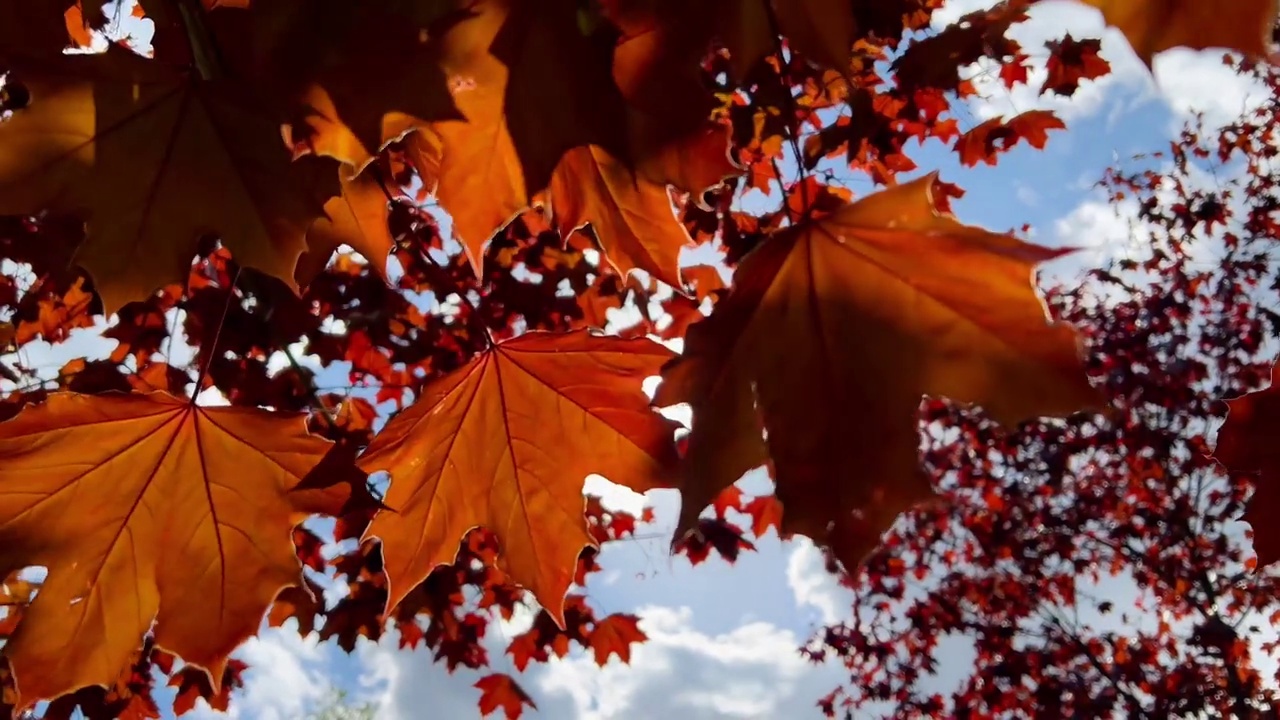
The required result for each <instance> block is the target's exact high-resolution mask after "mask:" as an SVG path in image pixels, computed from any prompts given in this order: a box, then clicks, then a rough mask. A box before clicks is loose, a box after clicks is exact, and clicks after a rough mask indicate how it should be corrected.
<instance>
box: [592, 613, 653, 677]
mask: <svg viewBox="0 0 1280 720" xmlns="http://www.w3.org/2000/svg"><path fill="white" fill-rule="evenodd" d="M648 639H649V636H648V635H645V634H644V631H643V630H641V629H640V618H638V617H636V616H635V615H630V614H627V613H614V614H612V615H610V616H608V617H606V618H604V619H603V620H598V621H596V623H595V625H594V626H593V627H592V628H591V631H590V633H588V634H587V641H586V644H587V645H588V646H590V648H591V652H592V653H593V654H594V656H595V661H596V664H597V665H599V666H600V667H604V666H605V664H606V663H608V662H609V657H610V656H611V655H617V656H618V659H619V660H621V661H622V662H624V663H630V662H631V646H632V645H633V644H635V643H642V642H645V641H646V640H648Z"/></svg>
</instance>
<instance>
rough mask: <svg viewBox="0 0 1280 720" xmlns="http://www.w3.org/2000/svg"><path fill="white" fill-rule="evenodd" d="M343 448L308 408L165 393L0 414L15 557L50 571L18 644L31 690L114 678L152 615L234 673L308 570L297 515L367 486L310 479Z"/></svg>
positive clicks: (6, 516) (165, 632)
mask: <svg viewBox="0 0 1280 720" xmlns="http://www.w3.org/2000/svg"><path fill="white" fill-rule="evenodd" d="M330 447H331V444H330V443H329V442H328V441H325V440H323V439H321V438H318V437H312V436H310V435H308V433H307V431H306V427H305V418H304V417H302V416H299V415H292V414H282V413H272V412H267V411H264V410H258V409H256V408H239V407H215V408H206V407H199V406H195V405H192V404H190V403H187V402H184V401H180V400H178V399H176V398H174V397H172V396H170V395H167V394H163V393H152V394H149V395H140V394H131V395H101V396H86V395H76V394H70V393H58V394H54V395H51V396H50V397H49V399H48V400H47V401H46V402H45V403H43V404H41V405H36V406H29V407H27V408H26V409H24V410H23V411H22V412H21V413H19V414H18V415H17V416H16V417H15V418H14V419H12V420H9V421H7V422H5V423H3V424H0V567H3V568H5V572H9V571H11V570H12V569H16V568H21V567H27V566H32V565H40V566H44V567H46V568H47V569H48V578H47V579H46V581H45V583H44V585H43V586H42V587H41V591H40V594H39V595H38V596H37V597H36V599H35V600H34V601H33V602H32V603H31V605H30V607H28V608H27V609H26V612H25V614H24V617H23V620H22V622H21V623H20V624H19V625H18V628H17V630H16V632H15V633H14V634H13V636H12V637H10V638H9V640H8V643H7V644H6V645H5V647H4V655H5V656H6V657H7V658H8V659H9V661H10V663H11V665H12V668H13V673H14V677H15V681H16V684H17V687H18V689H19V690H20V692H21V694H22V698H23V702H24V703H26V704H28V705H29V704H31V703H34V702H35V701H37V700H39V699H42V698H51V697H54V696H57V695H60V694H62V693H64V692H68V691H72V690H75V689H77V688H81V687H86V686H92V685H103V686H109V684H110V683H111V682H112V681H113V680H114V679H115V678H116V677H117V676H118V674H119V673H120V671H121V669H122V668H124V667H125V665H126V664H127V663H128V662H129V657H130V653H132V652H133V651H134V650H135V649H136V648H137V647H138V645H139V643H140V642H141V641H142V637H143V635H144V634H145V633H147V631H148V629H149V628H151V629H152V631H153V632H154V636H155V641H156V643H157V644H158V645H160V646H162V647H164V648H166V649H168V650H170V651H172V652H173V653H175V654H177V655H179V656H181V657H182V658H183V659H185V660H186V661H187V662H188V663H191V664H193V665H198V666H200V667H202V668H205V669H206V670H208V671H209V672H210V673H211V674H212V675H213V677H214V678H220V677H221V675H222V672H223V669H224V668H225V667H226V663H227V656H228V654H229V653H230V652H231V651H232V650H233V649H235V647H236V646H237V645H239V644H240V643H241V642H242V641H243V640H245V639H246V638H248V637H250V636H252V635H253V634H254V633H255V631H256V630H257V628H258V625H259V623H260V622H261V620H262V617H263V614H264V612H265V611H266V609H267V606H268V605H270V604H271V601H272V600H273V599H274V598H275V596H276V594H277V593H278V592H279V591H280V590H281V588H284V587H286V586H289V585H296V584H300V583H301V582H302V576H301V566H300V565H299V562H298V558H297V555H296V554H295V552H294V547H293V543H292V542H291V541H290V530H291V528H292V527H293V526H294V525H296V524H297V523H299V522H300V521H301V520H302V519H303V518H304V517H305V516H306V515H308V514H311V513H325V514H338V512H339V511H340V510H341V509H342V506H343V505H344V503H346V502H347V501H348V500H349V499H350V498H351V493H352V492H353V491H354V489H353V488H351V487H349V486H347V487H342V486H337V485H334V486H330V487H317V486H314V483H312V481H311V480H310V479H308V480H307V482H305V483H304V478H306V477H307V476H308V473H310V472H311V470H312V468H313V467H315V466H316V465H317V464H318V463H320V462H321V460H322V459H323V458H324V457H325V455H326V453H327V452H328V451H329V449H330ZM153 620H154V621H155V624H154V626H153V625H152V621H153ZM217 685H218V683H217V682H216V681H215V683H214V687H215V689H216V688H217Z"/></svg>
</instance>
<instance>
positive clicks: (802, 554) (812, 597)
mask: <svg viewBox="0 0 1280 720" xmlns="http://www.w3.org/2000/svg"><path fill="white" fill-rule="evenodd" d="M789 544H790V545H791V554H790V556H788V557H787V584H788V585H789V586H790V587H791V592H792V594H793V595H794V596H795V599H796V604H797V605H799V606H801V607H807V608H813V609H816V610H818V612H819V614H820V616H821V620H822V623H823V624H824V625H832V624H834V623H837V622H846V623H847V622H852V620H853V601H854V594H853V591H852V590H850V589H849V588H847V587H844V586H843V585H841V584H840V582H839V581H838V580H837V578H836V577H835V576H834V575H832V574H831V573H829V572H827V570H826V560H825V559H824V558H823V557H822V551H821V550H820V549H818V547H817V546H816V545H814V544H813V543H812V542H810V541H809V540H807V539H796V540H794V541H792V542H791V543H789Z"/></svg>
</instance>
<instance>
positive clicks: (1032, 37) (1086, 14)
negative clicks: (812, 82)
mask: <svg viewBox="0 0 1280 720" xmlns="http://www.w3.org/2000/svg"><path fill="white" fill-rule="evenodd" d="M996 4H997V0H951V2H948V3H947V4H946V5H945V6H943V8H942V9H941V10H939V11H938V12H937V13H935V14H934V18H933V26H934V27H935V28H941V27H945V26H946V25H948V24H950V23H952V22H954V21H955V20H957V19H958V18H960V17H961V16H962V15H964V14H966V13H968V12H972V11H975V10H984V9H989V8H991V7H993V6H994V5H996ZM1028 17H1029V19H1028V20H1027V21H1026V22H1024V23H1020V24H1018V25H1015V26H1014V27H1013V29H1012V30H1011V31H1010V33H1009V36H1010V37H1011V38H1013V39H1014V40H1017V41H1018V42H1019V43H1020V44H1021V45H1022V46H1023V50H1024V52H1027V53H1028V54H1029V55H1031V56H1032V58H1033V59H1032V62H1031V64H1030V68H1029V71H1028V81H1027V83H1026V84H1023V85H1018V86H1015V87H1014V88H1013V89H1012V90H1011V89H1009V88H1006V87H1005V85H1004V83H1003V81H1002V80H1001V79H1000V77H999V72H998V71H999V65H998V63H995V62H992V61H990V60H983V61H981V62H979V63H976V64H975V65H973V66H971V68H970V70H969V74H968V75H967V76H968V77H970V78H971V79H972V80H973V83H974V86H975V88H976V89H977V90H978V92H979V95H980V97H979V98H977V99H974V100H971V101H970V109H971V111H972V112H973V113H974V114H975V115H976V116H977V118H978V119H979V120H986V119H989V118H993V117H1001V116H1006V117H1007V116H1011V115H1015V114H1018V113H1021V112H1025V111H1028V110H1039V109H1044V110H1053V111H1054V112H1056V113H1057V114H1058V116H1059V117H1061V118H1062V119H1063V120H1066V121H1068V122H1070V121H1071V120H1072V119H1079V118H1085V117H1090V116H1094V115H1097V114H1099V113H1101V112H1102V111H1103V110H1104V108H1107V107H1108V106H1110V107H1111V110H1110V112H1109V114H1108V118H1109V119H1108V124H1109V125H1113V124H1114V123H1116V122H1118V121H1119V120H1120V119H1121V118H1122V117H1123V116H1124V115H1125V114H1127V113H1128V112H1130V111H1132V110H1134V109H1136V108H1137V107H1139V106H1141V105H1143V104H1145V103H1147V102H1149V101H1151V100H1153V99H1156V100H1159V101H1161V102H1162V103H1163V104H1164V105H1165V106H1166V107H1167V108H1168V109H1169V111H1170V112H1171V113H1172V114H1173V116H1174V117H1173V119H1172V121H1171V125H1170V129H1171V130H1173V131H1176V130H1177V129H1178V128H1180V127H1181V125H1182V122H1183V121H1184V120H1185V119H1186V118H1187V117H1188V116H1189V115H1190V114H1191V113H1193V112H1195V111H1197V110H1199V111H1203V112H1205V114H1206V118H1207V119H1208V120H1209V122H1210V123H1211V124H1216V123H1221V122H1224V121H1226V120H1229V119H1231V118H1233V117H1235V116H1236V115H1237V114H1238V113H1239V112H1240V110H1241V109H1242V108H1243V107H1245V106H1246V104H1247V103H1249V102H1253V103H1256V102H1258V101H1259V100H1260V99H1261V98H1263V97H1266V95H1265V93H1264V92H1263V89H1262V88H1261V87H1260V86H1257V85H1255V84H1253V83H1252V82H1251V81H1249V80H1248V79H1246V78H1243V77H1240V76H1239V75H1236V74H1235V73H1233V72H1231V70H1230V69H1229V68H1227V67H1226V66H1225V65H1223V63H1222V51H1221V50H1205V51H1194V50H1186V49H1175V50H1170V51H1168V52H1165V53H1161V54H1160V55H1158V56H1156V58H1155V60H1154V68H1153V71H1152V72H1149V71H1148V70H1147V68H1146V67H1145V66H1144V65H1143V64H1142V61H1141V60H1139V59H1138V57H1137V55H1135V54H1134V52H1133V50H1132V48H1130V46H1129V43H1128V41H1127V40H1126V39H1125V37H1124V35H1123V33H1121V32H1120V31H1119V30H1117V29H1115V28H1111V27H1108V26H1107V25H1106V24H1105V22H1104V21H1103V19H1102V14H1101V13H1100V12H1099V11H1098V10H1096V9H1095V8H1092V7H1089V6H1087V5H1084V4H1082V3H1080V2H1078V1H1077V0H1047V1H1046V2H1042V3H1039V4H1037V5H1035V6H1033V7H1032V8H1031V9H1030V11H1029V12H1028ZM1067 34H1070V35H1071V36H1072V37H1073V38H1076V39H1082V38H1101V40H1102V51H1101V55H1102V57H1103V58H1104V59H1105V60H1106V61H1107V62H1109V63H1110V64H1111V72H1110V73H1109V74H1108V75H1106V76H1103V77H1101V78H1098V79H1097V80H1093V81H1086V82H1083V83H1081V85H1080V87H1079V89H1078V90H1077V91H1076V92H1075V94H1073V95H1072V96H1071V97H1068V98H1064V97H1061V96H1059V95H1056V94H1054V93H1048V94H1045V95H1040V94H1039V91H1040V87H1041V85H1042V83H1043V82H1044V80H1045V78H1047V77H1048V70H1047V69H1046V65H1045V63H1046V61H1047V59H1048V52H1047V51H1046V49H1045V46H1044V44H1045V42H1046V41H1049V40H1057V39H1060V38H1062V37H1063V36H1065V35H1067ZM1153 73H1154V76H1155V78H1154V80H1155V81H1154V82H1153V78H1152V74H1153Z"/></svg>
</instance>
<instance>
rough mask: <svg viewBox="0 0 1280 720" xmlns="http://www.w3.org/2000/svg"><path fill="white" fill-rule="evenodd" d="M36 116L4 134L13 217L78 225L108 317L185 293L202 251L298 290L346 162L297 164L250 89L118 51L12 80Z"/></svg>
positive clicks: (7, 208)
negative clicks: (132, 304)
mask: <svg viewBox="0 0 1280 720" xmlns="http://www.w3.org/2000/svg"><path fill="white" fill-rule="evenodd" d="M11 69H12V70H13V71H14V77H15V79H16V80H17V81H19V82H21V83H23V84H24V85H25V86H27V88H28V89H29V90H30V94H31V105H30V107H28V108H26V109H23V110H20V111H18V112H16V113H14V115H13V117H12V119H10V120H9V121H8V122H5V123H3V124H0V213H4V214H34V213H36V212H38V211H40V210H45V209H47V210H52V211H54V212H68V213H77V214H81V215H83V216H85V217H86V218H87V220H88V236H87V239H86V241H85V244H84V245H83V246H82V247H81V248H80V249H79V251H78V253H77V255H76V258H75V259H76V262H77V263H79V264H80V265H81V266H82V267H84V269H85V270H87V271H88V272H89V273H90V274H91V275H92V276H93V278H94V285H95V287H96V288H97V290H98V293H99V294H100V295H101V296H102V300H103V304H104V307H105V310H106V312H108V313H111V312H114V311H115V310H116V309H118V308H119V307H120V306H121V305H123V304H124V303H126V302H129V301H131V300H135V299H140V298H143V297H146V296H147V295H149V294H150V293H151V292H152V291H153V290H154V289H155V288H157V287H159V286H161V285H165V284H168V283H180V282H182V281H184V280H186V278H187V274H188V273H189V272H190V269H191V260H192V256H193V255H194V253H195V248H196V241H197V239H198V238H199V237H200V236H201V235H205V234H217V235H219V236H220V237H221V239H222V241H223V243H224V244H225V245H226V247H227V248H228V249H229V250H230V251H231V252H232V254H234V255H235V258H236V260H237V261H238V262H240V263H242V264H244V265H248V266H251V267H255V268H259V269H261V270H263V271H265V272H268V273H270V274H272V275H275V276H277V277H279V278H281V279H283V280H285V281H286V282H290V283H291V282H292V280H293V274H294V266H295V263H296V262H297V259H298V256H299V255H300V254H301V253H302V251H303V249H304V247H305V237H306V233H307V230H308V228H309V227H310V226H311V224H312V221H313V220H315V219H316V218H319V217H323V216H324V209H323V206H324V202H325V200H326V199H328V198H329V197H332V196H334V195H336V194H337V193H338V191H339V188H338V174H337V164H336V163H335V162H334V161H332V160H327V159H325V160H322V159H320V158H314V157H312V158H303V159H302V160H301V161H299V162H292V161H291V158H290V155H289V152H288V150H287V149H286V147H285V145H284V142H283V140H282V138H281V136H280V130H279V124H278V122H276V121H275V120H274V119H273V117H272V114H271V113H270V112H269V111H266V110H264V109H263V107H262V104H261V103H260V102H259V101H258V100H256V99H255V96H254V95H253V94H252V93H251V92H249V91H248V90H247V89H246V88H244V87H241V86H239V85H237V84H235V83H233V82H231V81H227V80H212V81H206V80H202V79H201V78H200V77H199V76H198V75H197V74H196V73H195V71H194V70H189V69H179V68H176V67H174V66H171V65H166V64H163V63H159V62H154V61H151V60H148V59H146V58H143V57H140V56H138V55H135V54H133V53H132V52H129V51H128V50H125V49H123V48H120V47H118V46H115V45H112V46H111V47H110V48H108V50H107V52H105V53H103V54H101V55H75V56H61V55H60V56H55V57H49V58H27V59H25V60H22V61H21V62H18V63H17V64H16V66H14V67H12V68H11Z"/></svg>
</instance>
